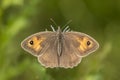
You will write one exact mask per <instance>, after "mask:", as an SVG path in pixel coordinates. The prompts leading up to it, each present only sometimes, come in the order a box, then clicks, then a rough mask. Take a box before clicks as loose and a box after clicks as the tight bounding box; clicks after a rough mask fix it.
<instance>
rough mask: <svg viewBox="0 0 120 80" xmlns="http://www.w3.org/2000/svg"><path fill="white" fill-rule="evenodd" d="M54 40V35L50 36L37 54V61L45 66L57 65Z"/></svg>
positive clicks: (52, 66)
mask: <svg viewBox="0 0 120 80" xmlns="http://www.w3.org/2000/svg"><path fill="white" fill-rule="evenodd" d="M56 42H57V41H56V37H51V39H49V41H48V45H47V46H46V48H44V50H43V51H42V52H41V53H42V54H41V55H39V56H38V61H39V62H40V63H41V64H42V65H43V66H45V67H46V68H48V67H50V68H54V67H59V66H58V54H57V45H56Z"/></svg>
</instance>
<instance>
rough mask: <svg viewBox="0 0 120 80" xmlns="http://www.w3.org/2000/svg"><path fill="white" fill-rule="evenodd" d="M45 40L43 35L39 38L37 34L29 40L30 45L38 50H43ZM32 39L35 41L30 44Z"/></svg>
mask: <svg viewBox="0 0 120 80" xmlns="http://www.w3.org/2000/svg"><path fill="white" fill-rule="evenodd" d="M44 40H45V38H44V37H41V38H39V39H38V38H37V37H36V36H35V37H33V38H31V39H30V40H29V41H28V46H29V47H31V48H33V49H34V50H35V51H36V52H37V51H39V50H41V49H42V47H41V45H40V44H41V43H42V42H43V41H44ZM30 41H33V44H30Z"/></svg>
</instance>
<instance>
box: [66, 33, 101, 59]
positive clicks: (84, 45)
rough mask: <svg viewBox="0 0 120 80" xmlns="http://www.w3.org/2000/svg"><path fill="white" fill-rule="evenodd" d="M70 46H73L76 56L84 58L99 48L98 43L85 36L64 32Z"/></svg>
mask: <svg viewBox="0 0 120 80" xmlns="http://www.w3.org/2000/svg"><path fill="white" fill-rule="evenodd" d="M64 35H66V36H67V37H68V38H69V41H70V42H71V43H70V44H71V45H72V46H73V48H74V50H75V51H76V54H77V55H78V56H81V57H84V56H87V55H88V54H90V53H92V52H94V51H96V50H97V49H98V47H99V44H98V42H97V41H96V40H95V39H93V38H92V37H90V36H88V35H87V34H84V33H80V32H66V33H65V34H64Z"/></svg>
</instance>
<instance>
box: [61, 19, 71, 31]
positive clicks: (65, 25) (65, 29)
mask: <svg viewBox="0 0 120 80" xmlns="http://www.w3.org/2000/svg"><path fill="white" fill-rule="evenodd" d="M71 22H72V20H69V21H68V22H67V23H66V24H65V25H64V26H63V28H64V27H66V26H67V25H68V24H70V23H71ZM68 28H69V26H67V27H66V28H65V29H64V30H63V32H65V31H66V30H67V29H68Z"/></svg>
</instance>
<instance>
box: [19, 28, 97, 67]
mask: <svg viewBox="0 0 120 80" xmlns="http://www.w3.org/2000/svg"><path fill="white" fill-rule="evenodd" d="M52 29H53V31H43V32H39V33H35V34H33V35H31V36H29V37H27V38H26V39H25V40H23V42H22V43H21V46H22V48H23V49H24V50H25V51H27V52H29V53H31V54H32V55H34V56H36V57H37V58H38V61H39V62H40V63H41V64H42V65H43V66H45V67H46V68H48V67H50V68H54V67H63V68H73V67H74V66H77V65H78V64H79V63H80V62H81V60H82V57H85V56H87V55H88V54H90V53H92V52H94V51H96V50H97V49H98V47H99V44H98V42H97V41H96V40H95V39H93V38H92V37H90V36H89V35H87V34H84V33H81V32H75V31H69V29H68V28H65V29H64V30H63V31H61V29H60V27H58V30H57V31H55V30H54V28H53V27H52Z"/></svg>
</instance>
